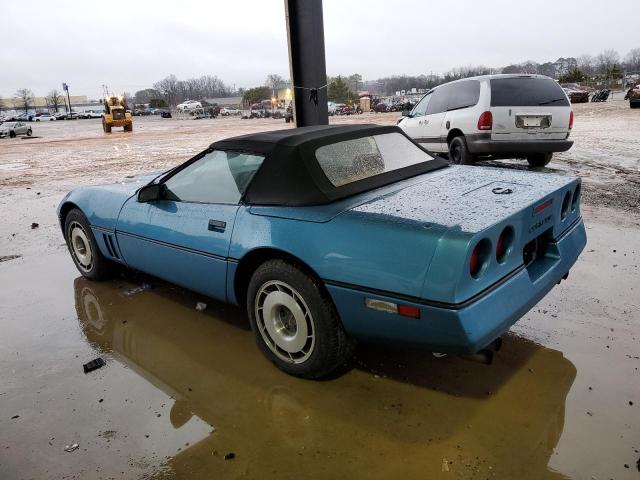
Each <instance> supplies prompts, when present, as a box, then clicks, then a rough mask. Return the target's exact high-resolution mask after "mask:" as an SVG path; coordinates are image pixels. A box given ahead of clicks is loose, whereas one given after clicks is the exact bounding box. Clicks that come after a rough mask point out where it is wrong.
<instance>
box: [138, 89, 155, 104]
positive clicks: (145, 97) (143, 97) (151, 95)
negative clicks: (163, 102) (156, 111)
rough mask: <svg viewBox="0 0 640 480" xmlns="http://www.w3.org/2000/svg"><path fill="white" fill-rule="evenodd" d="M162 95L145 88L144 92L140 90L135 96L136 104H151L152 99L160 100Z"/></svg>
mask: <svg viewBox="0 0 640 480" xmlns="http://www.w3.org/2000/svg"><path fill="white" fill-rule="evenodd" d="M160 98H162V94H161V93H160V92H159V91H158V90H155V89H153V88H145V89H144V90H138V91H137V92H136V93H135V95H134V100H135V103H137V104H144V103H149V101H150V100H152V99H160Z"/></svg>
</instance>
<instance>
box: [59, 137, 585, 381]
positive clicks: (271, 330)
mask: <svg viewBox="0 0 640 480" xmlns="http://www.w3.org/2000/svg"><path fill="white" fill-rule="evenodd" d="M58 215H59V218H60V223H61V226H62V229H63V232H64V236H65V239H66V242H67V244H68V246H69V251H70V252H71V256H72V258H73V261H74V262H75V264H76V266H77V268H78V269H79V270H80V272H81V273H82V275H84V276H85V277H87V278H89V279H94V280H99V279H102V278H105V277H107V276H108V274H109V272H110V270H111V267H113V266H114V264H116V263H120V264H123V265H126V266H127V267H130V268H133V269H137V270H140V271H143V272H146V273H148V274H151V275H155V276H157V277H160V278H163V279H165V280H168V281H170V282H173V283H176V284H179V285H181V286H183V287H186V288H188V289H191V290H194V291H197V292H200V293H201V294H204V295H207V296H210V297H213V298H216V299H218V300H221V301H225V302H231V303H235V304H239V305H244V306H246V308H247V311H248V315H249V319H250V322H251V326H252V328H253V330H254V332H255V335H256V340H257V343H258V345H259V347H260V348H261V349H262V351H263V352H264V353H265V354H266V355H267V356H268V357H269V358H270V359H271V360H272V361H273V362H274V363H275V364H276V365H277V366H278V367H280V368H281V369H282V370H284V371H286V372H288V373H290V374H293V375H298V376H303V377H308V378H315V377H319V376H322V375H325V374H327V373H328V372H330V371H332V370H333V369H335V368H336V367H337V366H339V365H340V364H341V363H343V362H344V361H345V360H346V359H347V358H348V357H349V355H350V354H351V352H352V351H353V347H354V343H355V340H356V339H372V340H382V341H385V342H400V343H408V344H414V345H420V346H422V347H424V348H425V349H428V350H431V351H437V352H451V353H461V354H469V353H475V352H478V351H481V350H482V349H484V348H486V347H487V346H488V345H491V344H493V342H494V341H495V340H496V339H497V338H498V337H500V335H502V334H503V333H504V332H505V331H506V330H508V329H509V327H510V326H511V325H512V324H513V323H514V322H516V321H517V320H518V319H519V318H520V317H522V316H523V315H524V314H525V313H526V312H527V311H528V310H529V309H530V308H532V307H533V305H535V304H536V303H537V302H538V301H539V300H540V299H541V298H542V297H544V296H545V295H546V293H547V292H549V290H551V288H552V287H553V286H554V285H555V284H557V283H559V282H560V280H561V279H563V278H566V277H567V275H568V272H569V269H570V267H571V266H572V265H573V264H574V263H575V261H576V259H577V258H578V255H579V254H580V252H581V251H582V249H583V248H584V246H585V244H586V235H585V229H584V225H583V223H582V218H581V215H580V180H579V179H577V178H571V177H561V176H556V175H548V174H542V173H532V172H521V171H513V170H506V169H495V168H479V167H467V166H451V165H449V164H448V163H447V162H446V161H445V160H443V159H440V158H434V157H432V156H430V155H429V154H428V153H427V152H426V151H425V150H423V149H422V148H421V147H420V146H418V145H417V144H415V143H414V142H413V141H412V140H410V139H409V138H408V137H407V136H406V135H405V134H404V133H403V132H402V131H401V130H400V129H398V128H397V127H391V126H389V127H384V126H371V125H350V126H320V127H304V128H297V129H288V130H282V131H275V132H268V133H258V134H251V135H245V136H240V137H236V138H230V139H227V140H222V141H219V142H216V143H214V144H212V145H211V146H210V147H209V148H207V149H206V150H205V151H204V152H202V153H200V154H198V155H196V156H195V157H194V158H192V159H190V160H189V161H187V162H186V163H184V164H182V165H180V166H178V167H176V168H174V169H172V170H169V171H168V172H165V173H163V174H162V175H160V176H157V177H155V178H151V177H146V178H140V179H134V180H132V181H131V182H128V183H120V184H116V185H107V186H96V187H86V188H79V189H77V190H74V191H72V192H71V193H69V194H68V195H67V196H66V197H65V198H64V199H63V201H62V202H61V204H60V206H59V208H58Z"/></svg>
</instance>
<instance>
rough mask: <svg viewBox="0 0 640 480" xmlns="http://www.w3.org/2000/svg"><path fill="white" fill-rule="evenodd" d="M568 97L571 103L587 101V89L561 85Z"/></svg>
mask: <svg viewBox="0 0 640 480" xmlns="http://www.w3.org/2000/svg"><path fill="white" fill-rule="evenodd" d="M562 89H563V90H564V92H565V93H566V94H567V97H569V100H570V101H571V103H587V102H588V101H589V91H588V90H585V89H583V88H579V87H577V86H565V87H562Z"/></svg>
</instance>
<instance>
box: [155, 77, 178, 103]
mask: <svg viewBox="0 0 640 480" xmlns="http://www.w3.org/2000/svg"><path fill="white" fill-rule="evenodd" d="M178 82H179V81H178V78H177V77H176V76H175V75H173V74H171V75H169V76H167V77H165V78H163V79H162V80H160V81H159V82H156V83H154V84H153V88H154V89H156V90H158V91H159V92H160V93H161V94H162V96H163V97H164V98H165V100H166V101H167V103H168V104H169V105H172V106H175V105H177V103H178V94H179V93H180V90H179V84H178Z"/></svg>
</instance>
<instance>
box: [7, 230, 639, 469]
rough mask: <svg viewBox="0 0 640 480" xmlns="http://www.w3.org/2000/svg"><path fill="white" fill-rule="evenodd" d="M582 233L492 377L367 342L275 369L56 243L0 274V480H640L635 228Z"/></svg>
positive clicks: (240, 342)
mask: <svg viewBox="0 0 640 480" xmlns="http://www.w3.org/2000/svg"><path fill="white" fill-rule="evenodd" d="M589 235H590V237H589V240H590V243H589V245H588V247H587V250H586V251H585V254H584V255H583V259H582V260H581V261H580V262H579V264H578V265H577V266H576V268H575V269H574V270H573V271H572V273H571V276H570V277H569V281H567V282H563V283H562V284H561V285H560V286H559V287H557V288H556V289H554V291H553V292H552V293H551V294H550V295H549V296H548V297H546V298H545V299H544V300H543V301H542V302H541V303H540V304H539V305H538V306H536V307H535V308H534V310H532V312H530V313H529V314H528V315H527V316H526V317H525V318H524V319H523V320H522V321H521V322H519V323H518V324H516V326H515V328H514V329H513V332H512V333H510V334H509V335H507V336H506V338H505V342H504V346H503V348H502V350H501V351H500V352H499V354H498V355H497V358H496V361H495V363H494V365H492V366H486V365H481V364H477V363H473V362H469V361H467V360H462V359H459V358H456V357H446V358H443V359H436V358H434V357H432V356H431V355H430V354H428V353H427V352H424V351H419V350H418V351H416V350H407V349H403V348H391V347H388V346H381V345H361V346H360V347H359V349H358V353H357V356H356V359H355V360H354V362H353V364H352V365H350V366H349V367H348V368H345V369H344V371H342V372H340V373H339V374H338V375H335V376H334V378H331V379H327V380H325V381H304V380H299V379H296V378H293V377H289V376H287V375H285V374H283V373H281V372H280V371H279V370H277V369H276V368H275V367H274V366H273V365H271V364H270V363H269V361H268V360H266V359H265V358H264V357H263V356H262V355H261V354H260V353H259V351H258V349H257V347H256V346H255V344H254V340H253V336H252V333H251V331H250V330H249V327H248V323H247V320H246V317H245V315H244V312H243V311H241V310H239V309H236V308H233V307H229V306H226V305H223V304H219V303H216V302H213V301H211V300H209V299H206V298H202V297H200V296H198V295H195V294H192V293H190V292H186V291H184V290H182V289H179V288H175V287H172V286H171V285H168V284H165V283H163V282H160V281H158V280H155V279H153V278H147V277H139V276H136V275H132V274H126V275H124V276H120V277H118V278H116V279H114V280H112V281H109V282H103V283H96V282H90V281H87V280H85V279H83V278H81V277H79V276H78V274H77V272H76V271H75V269H74V268H73V265H72V263H71V261H70V259H69V258H68V256H67V253H66V252H65V251H64V249H63V248H62V247H60V248H57V249H56V250H55V251H54V252H51V253H48V254H46V255H43V256H41V257H37V256H29V257H26V258H16V259H13V260H11V261H7V262H3V263H2V264H0V282H1V283H2V285H3V288H2V290H1V291H0V302H1V304H2V305H3V307H2V310H1V311H0V322H1V324H2V325H3V335H2V337H1V338H0V378H2V379H3V383H2V385H1V386H0V412H1V418H0V432H2V434H1V435H0V478H2V479H3V480H5V479H7V480H12V479H22V478H24V479H30V478H34V479H43V478H78V479H86V478H100V479H102V478H162V479H165V478H166V479H172V478H188V479H199V478H292V479H293V478H296V479H298V478H365V477H366V478H410V479H413V478H531V479H541V478H545V479H546V478H550V479H555V478H558V479H560V478H575V479H582V478H598V479H600V478H607V479H608V478H615V479H625V478H629V479H631V478H638V476H639V475H640V472H639V471H638V468H637V465H636V462H637V461H638V459H640V414H639V410H638V408H639V403H640V372H638V368H639V367H640V358H639V357H638V356H639V355H640V348H639V346H638V345H639V344H640V336H639V335H640V327H639V323H640V322H639V319H640V314H639V311H638V307H637V290H638V289H639V288H640V285H639V284H638V283H639V282H638V281H637V279H638V262H637V258H638V251H637V250H636V249H637V245H639V244H640V242H638V240H639V239H640V234H639V233H638V232H637V230H635V229H630V228H626V227H619V226H616V227H614V226H611V225H607V224H594V225H591V226H590V228H589ZM613 243H615V245H616V246H617V248H616V249H615V251H612V249H611V245H612V244H613ZM613 262H616V263H615V267H614V266H613V265H614V264H613ZM596 281H597V283H596ZM143 283H148V284H149V285H150V288H148V287H145V288H138V287H140V286H141V285H142V284H143ZM596 293H597V295H596ZM199 301H204V302H206V303H207V308H206V309H205V310H204V311H198V310H196V308H195V306H196V303H197V302H199ZM96 357H101V358H103V359H104V360H105V361H106V366H105V367H103V368H100V369H98V370H96V371H94V372H91V373H89V374H84V373H83V370H82V365H83V363H86V362H88V361H89V360H92V359H94V358H96ZM73 443H77V444H78V448H77V449H76V450H75V451H72V452H66V451H65V450H64V448H65V447H66V446H69V445H72V444H73ZM225 457H226V459H225ZM625 464H626V465H627V466H628V467H629V468H626V467H625Z"/></svg>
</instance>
